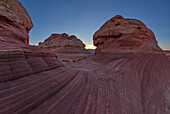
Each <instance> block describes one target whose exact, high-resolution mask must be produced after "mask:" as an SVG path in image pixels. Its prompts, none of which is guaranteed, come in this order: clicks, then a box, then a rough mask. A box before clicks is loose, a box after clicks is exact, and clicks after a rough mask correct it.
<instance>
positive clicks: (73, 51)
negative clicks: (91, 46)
mask: <svg viewBox="0 0 170 114" xmlns="http://www.w3.org/2000/svg"><path fill="white" fill-rule="evenodd" d="M39 47H40V48H44V49H48V50H51V51H53V52H54V53H56V54H57V55H58V59H59V60H60V61H61V62H63V63H64V64H65V63H67V62H73V61H74V62H75V61H77V60H81V59H83V58H85V57H87V56H89V55H92V54H91V53H90V52H89V51H88V50H86V49H85V44H84V43H83V42H82V41H81V40H80V39H78V38H77V37H76V36H74V35H72V36H69V35H68V34H66V33H63V34H52V35H51V36H50V37H49V38H47V39H46V40H45V41H44V42H43V43H41V42H40V43H39Z"/></svg>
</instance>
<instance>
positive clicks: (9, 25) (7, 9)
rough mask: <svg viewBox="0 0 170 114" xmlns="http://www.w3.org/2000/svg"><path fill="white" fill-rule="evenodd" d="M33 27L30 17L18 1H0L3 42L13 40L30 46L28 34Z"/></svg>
mask: <svg viewBox="0 0 170 114" xmlns="http://www.w3.org/2000/svg"><path fill="white" fill-rule="evenodd" d="M32 27H33V24H32V21H31V19H30V16H29V15H28V13H27V11H26V10H25V9H24V7H23V6H22V4H21V3H20V2H19V1H18V0H1V1H0V32H1V34H0V35H1V36H3V39H2V38H0V40H1V41H2V40H3V41H4V40H8V38H12V39H16V40H18V41H21V42H23V43H26V44H29V36H28V32H29V30H30V29H31V28H32Z"/></svg>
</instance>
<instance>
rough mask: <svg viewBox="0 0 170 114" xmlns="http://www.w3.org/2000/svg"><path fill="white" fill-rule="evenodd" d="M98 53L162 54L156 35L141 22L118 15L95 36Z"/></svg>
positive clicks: (94, 40)
mask: <svg viewBox="0 0 170 114" xmlns="http://www.w3.org/2000/svg"><path fill="white" fill-rule="evenodd" d="M93 42H94V45H95V46H96V47H97V49H96V53H98V52H105V53H114V52H120V53H124V52H131V53H139V52H144V53H153V52H161V49H160V48H159V46H158V44H157V41H156V38H155V35H154V33H153V32H152V31H151V30H150V29H148V28H147V27H146V25H145V24H143V23H142V22H141V21H139V20H136V19H126V18H124V17H122V16H120V15H117V16H115V17H113V18H111V19H110V20H108V21H107V22H106V23H105V24H104V25H103V26H102V27H101V28H100V29H99V30H98V31H97V32H96V33H95V34H94V36H93Z"/></svg>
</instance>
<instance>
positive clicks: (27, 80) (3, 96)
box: [0, 0, 170, 114]
mask: <svg viewBox="0 0 170 114" xmlns="http://www.w3.org/2000/svg"><path fill="white" fill-rule="evenodd" d="M10 3H13V4H14V6H16V8H14V9H13V10H15V11H13V12H14V14H11V17H13V16H12V15H14V17H15V16H16V14H17V13H18V12H22V10H23V11H24V12H25V9H20V10H18V7H22V5H21V4H20V3H19V2H18V0H1V1H0V9H2V8H3V7H4V6H8V4H10ZM8 7H9V8H11V7H12V6H8ZM5 12H8V10H5V11H4V15H3V13H2V12H1V17H3V18H0V19H1V20H0V114H27V113H29V114H83V113H84V114H169V113H170V108H169V107H170V61H169V59H168V57H167V56H166V55H165V54H164V53H162V50H161V49H160V48H159V47H158V46H157V42H156V40H155V39H154V37H147V38H149V39H145V38H143V40H142V39H140V40H139V41H141V42H143V43H142V45H136V43H134V42H133V41H135V42H136V41H138V40H137V39H136V37H135V36H133V35H131V36H133V37H128V41H131V42H128V44H127V45H125V44H126V43H125V41H124V39H123V40H121V41H119V42H118V41H117V40H116V42H117V43H118V46H115V44H114V43H113V42H112V39H111V40H110V39H107V38H106V40H103V37H101V35H99V36H100V37H94V38H96V39H95V40H94V42H95V45H96V46H97V50H96V54H95V55H92V56H89V57H88V58H86V59H83V60H81V61H78V62H75V63H74V64H73V62H71V63H70V66H64V65H63V64H61V63H60V62H59V61H58V59H57V55H56V54H55V53H53V52H50V51H48V50H47V49H40V48H38V47H36V46H29V45H28V31H29V28H31V26H27V25H29V23H30V21H26V23H25V21H24V20H27V17H29V16H28V15H27V13H25V16H26V19H25V18H22V19H21V22H22V20H23V21H24V23H25V24H21V23H20V21H15V20H12V19H10V21H9V20H8V16H7V15H6V13H5ZM22 14H23V13H22ZM22 14H21V15H22ZM19 17H20V15H17V16H16V18H19ZM117 17H121V16H116V17H115V18H117ZM121 18H122V17H121ZM121 23H123V22H121ZM111 25H112V24H110V26H111ZM135 25H136V26H137V25H138V23H134V25H133V26H135ZM108 26H109V25H108ZM128 26H129V25H128ZM128 26H127V27H126V24H125V25H124V26H122V28H123V30H125V31H126V29H129V27H128ZM108 30H110V29H108ZM118 30H119V29H118ZM129 30H130V29H129ZM121 32H122V31H121ZM99 33H100V32H99ZM104 33H108V32H107V30H106V31H105V32H104ZM122 33H123V32H122ZM132 33H133V34H135V33H134V32H132ZM147 33H148V35H151V36H152V35H153V34H152V32H149V31H148V32H147ZM123 34H125V33H123ZM112 35H113V34H112ZM125 35H126V34H125ZM141 35H142V34H139V36H141ZM94 36H96V34H95V35H94ZM104 36H105V35H104ZM106 36H107V35H106ZM113 36H114V37H115V36H116V37H118V36H119V35H118V36H117V35H115V34H114V35H113ZM121 37H122V38H124V37H123V36H121ZM73 39H74V38H73ZM101 42H102V43H101ZM124 43H125V44H124ZM129 43H130V44H131V45H129ZM138 43H139V42H137V44H138ZM105 44H107V45H108V47H109V48H108V47H106V46H105ZM112 44H113V47H112V46H111V45H112ZM120 44H122V45H123V47H124V48H123V47H120V49H118V47H119V46H120ZM146 44H150V45H146ZM70 45H71V44H70V43H69V47H71V46H70ZM74 46H75V45H74ZM74 46H73V45H72V47H74ZM81 46H82V45H81ZM138 46H139V47H138ZM52 47H53V46H52ZM115 47H117V48H116V50H115ZM126 47H127V48H126ZM130 47H133V48H134V49H131V48H130ZM74 48H75V47H74ZM123 49H124V50H123ZM107 50H108V51H107ZM147 50H148V51H147ZM73 51H74V52H76V51H75V50H73ZM120 52H121V53H120ZM146 52H147V53H146Z"/></svg>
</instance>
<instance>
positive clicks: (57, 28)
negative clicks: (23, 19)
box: [19, 0, 170, 49]
mask: <svg viewBox="0 0 170 114" xmlns="http://www.w3.org/2000/svg"><path fill="white" fill-rule="evenodd" d="M19 1H20V2H21V3H22V4H23V6H24V7H25V8H26V10H27V11H28V13H29V14H30V16H31V19H32V21H33V24H34V27H33V29H32V30H31V31H30V44H38V43H39V42H42V41H44V40H45V39H46V38H48V37H49V36H50V35H51V34H52V33H68V34H70V35H76V36H77V37H78V38H79V39H81V40H82V41H83V42H84V43H85V44H86V45H91V44H93V41H92V38H93V34H94V33H95V31H97V30H98V29H99V28H100V27H101V25H103V24H104V23H105V22H106V21H107V20H108V19H110V18H112V17H114V16H115V15H122V16H123V17H125V18H135V19H139V20H141V21H142V22H144V23H145V24H146V26H147V27H148V28H150V29H151V30H152V31H153V32H154V33H155V35H156V38H157V40H158V42H159V45H160V47H161V48H163V49H170V0H19Z"/></svg>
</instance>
